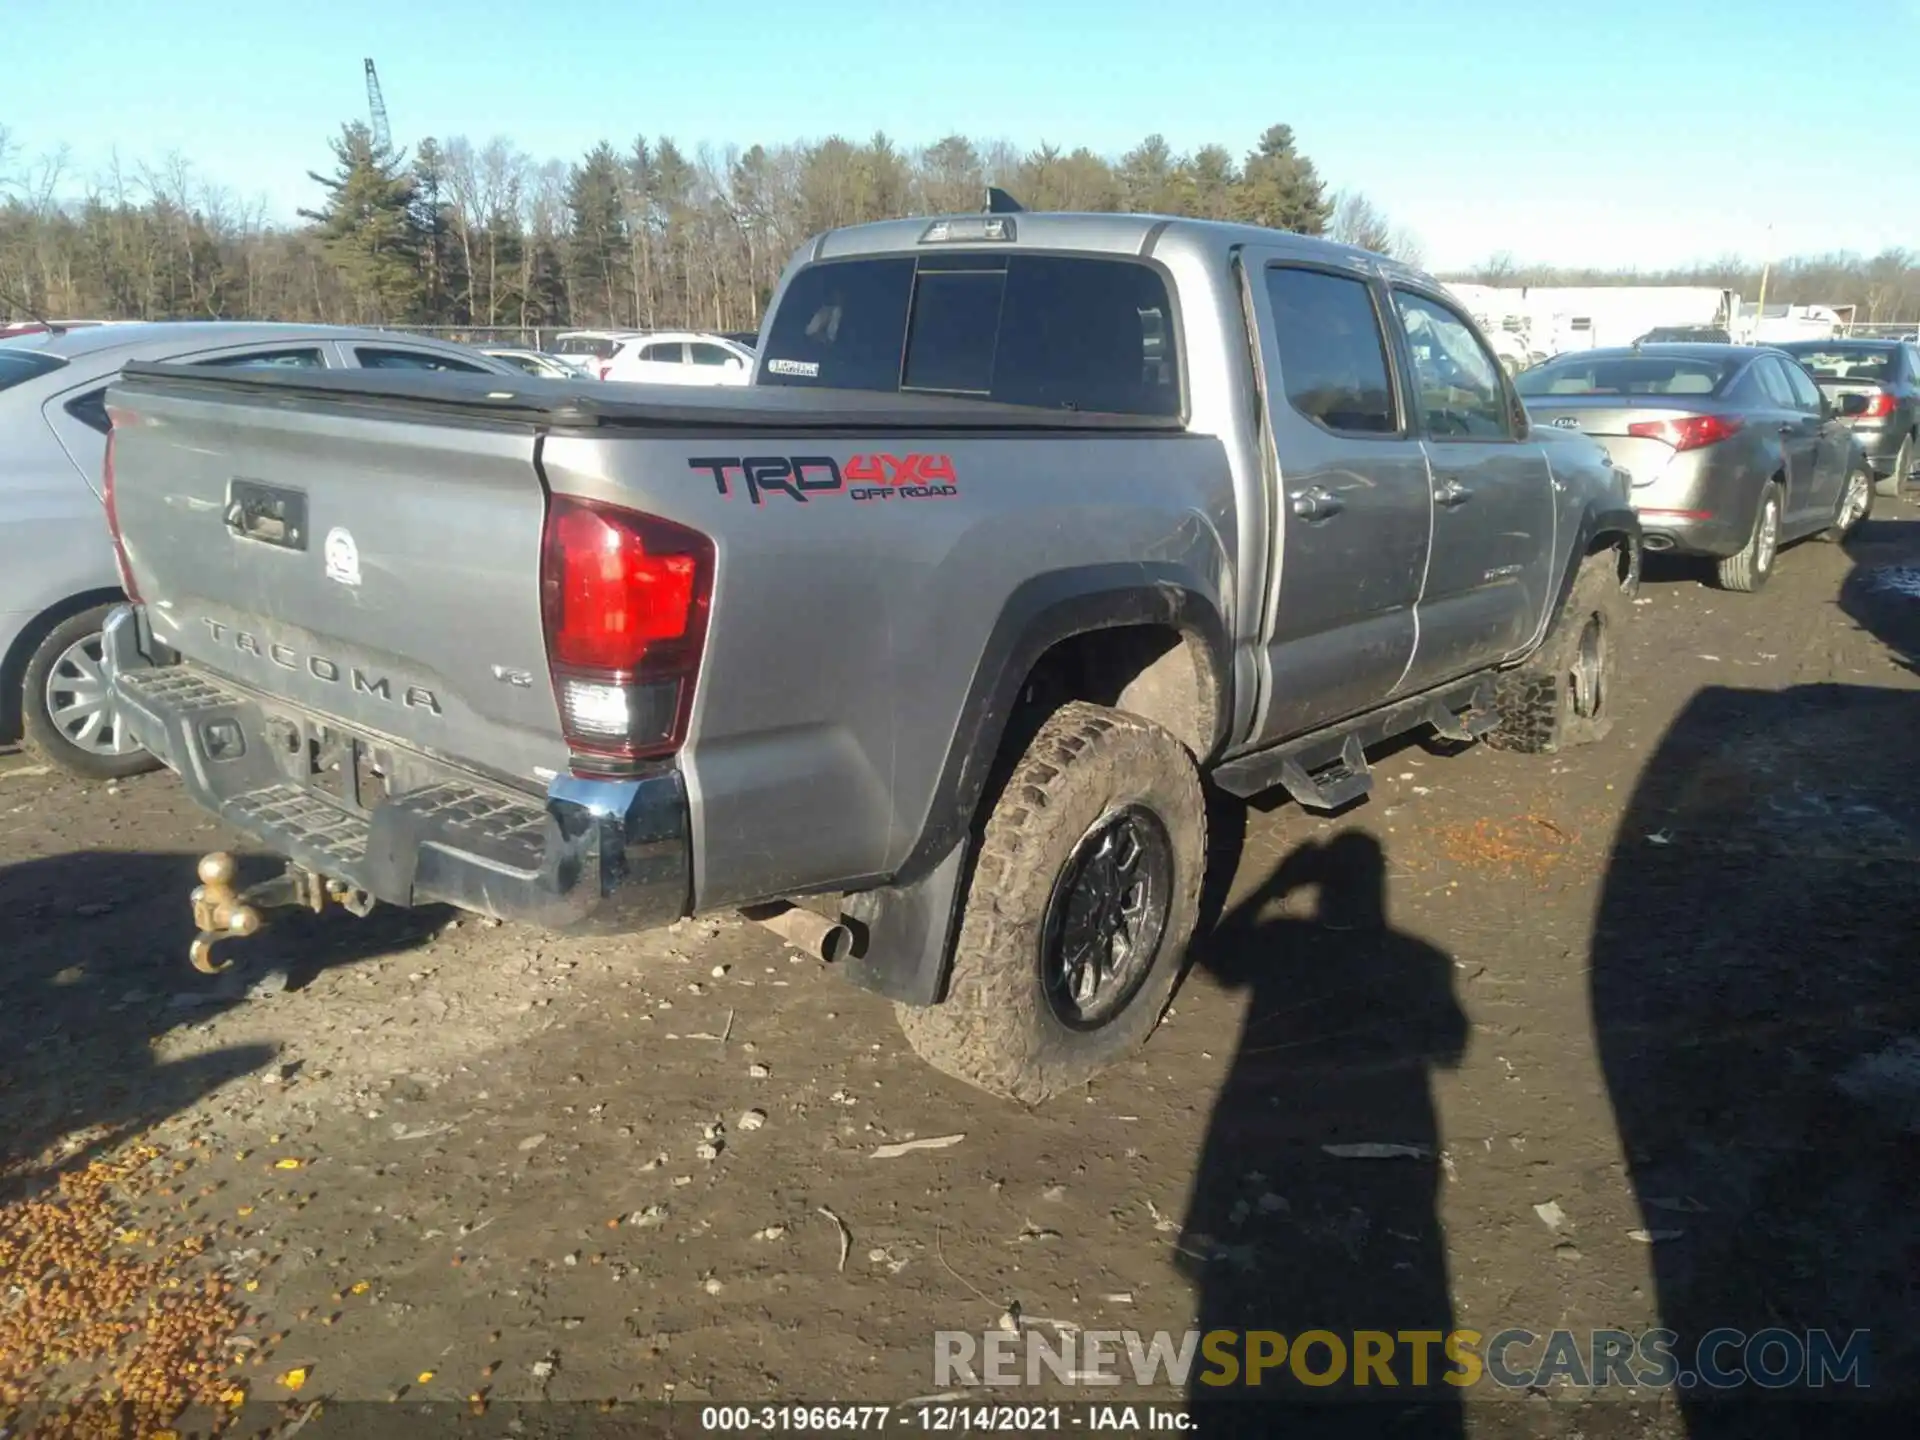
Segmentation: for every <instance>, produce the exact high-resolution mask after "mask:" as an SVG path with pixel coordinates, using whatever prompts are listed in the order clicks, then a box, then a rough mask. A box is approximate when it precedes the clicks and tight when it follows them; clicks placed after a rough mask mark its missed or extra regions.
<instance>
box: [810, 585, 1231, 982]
mask: <svg viewBox="0 0 1920 1440" xmlns="http://www.w3.org/2000/svg"><path fill="white" fill-rule="evenodd" d="M1129 625H1162V626H1166V627H1168V628H1171V629H1176V630H1179V631H1181V632H1183V633H1185V634H1188V635H1192V636H1196V637H1197V638H1198V639H1199V640H1200V642H1201V649H1202V651H1203V653H1204V654H1205V656H1206V659H1207V665H1208V668H1209V669H1210V670H1211V672H1212V677H1213V683H1214V685H1215V687H1216V692H1215V693H1216V694H1218V695H1219V696H1220V697H1221V699H1222V701H1223V703H1222V704H1221V705H1219V706H1218V707H1217V713H1216V715H1215V717H1214V726H1215V734H1214V736H1213V744H1214V747H1216V748H1217V747H1218V745H1219V744H1220V742H1221V741H1222V739H1223V738H1224V736H1223V734H1222V733H1221V732H1222V731H1223V730H1224V729H1225V727H1226V726H1227V725H1228V724H1229V723H1230V716H1231V714H1232V709H1231V706H1230V705H1228V704H1226V703H1224V702H1225V699H1226V697H1227V696H1228V695H1230V694H1231V693H1232V692H1231V680H1232V658H1231V657H1232V650H1231V645H1230V642H1229V640H1228V636H1227V627H1226V623H1225V621H1224V619H1223V618H1222V617H1221V614H1220V611H1219V608H1218V607H1217V606H1216V605H1215V604H1214V602H1213V601H1212V600H1210V599H1209V598H1207V597H1206V596H1205V595H1204V594H1203V593H1201V591H1199V590H1198V589H1196V588H1195V587H1194V585H1193V584H1192V574H1191V572H1190V571H1185V570H1182V569H1180V568H1179V567H1177V566H1172V565H1156V564H1152V563H1148V564H1144V565H1142V564H1128V565H1096V566H1087V567H1083V568H1079V569H1073V570H1062V571H1054V572H1052V573H1049V574H1047V575H1042V576H1037V577H1035V578H1034V579H1032V580H1029V581H1027V582H1026V583H1024V584H1022V585H1021V586H1020V587H1019V588H1018V589H1016V590H1015V591H1014V592H1013V594H1012V595H1011V596H1009V597H1008V600H1007V603H1006V605H1005V606H1004V607H1003V608H1002V609H1001V612H1000V616H999V618H998V619H997V620H996V621H995V622H994V626H993V629H992V630H991V631H990V632H989V634H988V637H987V641H986V644H985V645H984V646H983V647H982V650H981V654H980V659H979V661H978V663H977V664H976V666H975V668H974V673H973V680H972V683H971V684H970V685H969V686H968V689H967V697H966V701H965V703H964V705H963V706H962V708H961V712H960V716H959V718H958V721H957V723H956V724H955V726H954V731H953V739H952V741H951V742H950V744H949V745H948V747H947V757H946V761H945V763H944V764H943V766H942V768H941V772H940V777H939V780H938V781H937V783H936V784H935V787H934V792H933V803H932V804H931V805H930V806H929V808H928V811H927V818H926V822H925V823H924V825H923V826H922V827H921V831H920V836H919V839H918V840H917V841H916V842H915V844H914V848H913V849H912V850H911V851H910V852H909V853H908V855H907V857H906V859H905V860H903V861H902V862H901V864H900V867H899V868H898V870H896V871H895V873H894V877H893V880H892V883H890V884H888V885H884V886H881V887H879V888H877V889H872V890H862V891H858V892H856V893H854V894H852V895H849V896H847V897H846V900H845V901H844V902H843V910H844V913H845V914H846V915H848V916H849V917H850V918H852V919H854V920H856V921H858V922H859V923H860V924H861V925H862V926H863V927H864V928H865V930H866V940H865V943H864V944H863V945H861V946H860V947H859V949H858V950H857V951H856V953H855V955H854V956H853V957H851V958H849V959H848V960H846V961H845V962H844V967H845V973H846V977H847V979H849V980H850V981H852V982H853V983H854V984H856V985H858V986H860V987H861V988H863V989H867V990H872V991H875V992H876V993H878V994H881V995H884V996H886V997H888V998H889V999H893V1000H898V1001H902V1002H904V1003H906V1004H910V1005H932V1004H935V1003H937V1002H938V1001H939V999H940V997H941V995H942V993H943V992H944V990H945V988H946V979H947V970H948V962H949V960H950V959H951V956H952V949H953V937H954V933H955V931H956V930H957V928H958V925H959V917H960V909H961V905H960V902H961V899H962V897H963V896H964V895H965V893H966V883H967V878H968V876H969V874H970V872H971V864H972V859H973V856H972V841H973V825H974V819H975V817H976V815H977V814H978V812H979V808H980V803H981V800H982V798H983V797H984V795H985V793H986V787H987V781H988V778H989V776H990V775H991V774H992V773H993V770H994V766H995V763H996V762H997V761H998V759H999V758H1000V747H1001V745H1002V743H1003V742H1004V740H1005V737H1006V733H1007V724H1008V721H1009V720H1010V719H1011V718H1012V715H1013V712H1014V709H1015V707H1016V706H1017V705H1018V704H1019V702H1020V692H1021V690H1022V689H1023V688H1024V687H1025V685H1026V683H1027V677H1028V676H1029V675H1031V674H1032V673H1033V668H1034V666H1035V665H1036V664H1038V663H1039V661H1040V658H1041V657H1042V656H1043V655H1045V654H1046V653H1047V651H1048V650H1050V649H1052V648H1053V647H1054V646H1055V645H1057V644H1059V643H1060V642H1061V641H1063V640H1070V639H1072V638H1073V637H1074V636H1076V635H1086V634H1091V633H1093V632H1096V631H1100V630H1113V629H1119V628H1121V627H1123V626H1129Z"/></svg>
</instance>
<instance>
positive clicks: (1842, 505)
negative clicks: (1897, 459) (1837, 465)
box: [1820, 465, 1874, 545]
mask: <svg viewBox="0 0 1920 1440" xmlns="http://www.w3.org/2000/svg"><path fill="white" fill-rule="evenodd" d="M1855 480H1859V481H1862V482H1863V483H1864V484H1865V486H1866V492H1867V494H1866V502H1867V503H1866V504H1865V505H1864V506H1863V507H1861V510H1860V513H1859V514H1858V515H1856V516H1854V517H1853V519H1852V520H1850V521H1847V522H1845V523H1844V524H1843V523H1842V522H1841V518H1840V517H1841V516H1842V515H1843V514H1844V513H1845V511H1846V506H1847V492H1848V490H1849V489H1850V488H1851V487H1852V485H1853V482H1854V481H1855ZM1873 491H1874V481H1873V472H1872V471H1871V470H1869V469H1868V468H1867V467H1866V466H1865V465H1859V466H1856V467H1855V468H1854V469H1853V470H1851V471H1849V472H1848V473H1847V478H1846V480H1845V481H1844V482H1843V483H1842V484H1841V486H1840V500H1839V502H1838V504H1836V505H1835V506H1834V512H1833V524H1831V525H1829V526H1828V527H1827V528H1826V529H1824V530H1822V531H1821V532H1820V538H1821V539H1822V540H1825V541H1826V542H1827V543H1828V544H1829V545H1839V544H1843V543H1844V542H1845V541H1846V539H1847V537H1848V536H1850V535H1852V534H1853V532H1854V531H1856V530H1858V529H1859V528H1860V527H1861V526H1862V525H1864V524H1866V523H1867V521H1868V520H1870V519H1872V518H1873Z"/></svg>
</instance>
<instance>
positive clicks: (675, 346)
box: [640, 340, 685, 365]
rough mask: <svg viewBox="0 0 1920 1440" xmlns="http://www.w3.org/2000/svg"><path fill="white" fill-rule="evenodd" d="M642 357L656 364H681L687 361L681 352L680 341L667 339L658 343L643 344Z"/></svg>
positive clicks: (641, 348)
mask: <svg viewBox="0 0 1920 1440" xmlns="http://www.w3.org/2000/svg"><path fill="white" fill-rule="evenodd" d="M640 358H641V359H642V360H646V361H650V362H652V363H653V364H655V365H680V364H684V363H685V362H684V360H683V358H682V356H681V353H680V342H679V341H678V340H673V341H667V342H663V343H661V344H658V345H642V346H641V347H640Z"/></svg>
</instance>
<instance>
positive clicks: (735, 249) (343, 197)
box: [0, 123, 1920, 330]
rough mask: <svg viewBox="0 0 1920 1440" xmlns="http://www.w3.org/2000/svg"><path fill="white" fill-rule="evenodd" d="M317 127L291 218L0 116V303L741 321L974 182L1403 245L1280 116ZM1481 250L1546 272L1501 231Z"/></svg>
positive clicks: (1855, 280) (188, 312)
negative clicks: (404, 138)
mask: <svg viewBox="0 0 1920 1440" xmlns="http://www.w3.org/2000/svg"><path fill="white" fill-rule="evenodd" d="M330 148H331V152H332V163H331V165H330V166H328V167H327V168H326V169H325V170H322V171H310V172H308V173H309V176H310V178H311V179H312V181H313V182H314V185H315V194H316V196H317V197H318V203H317V204H316V205H315V207H314V208H313V209H311V210H303V211H301V212H300V216H299V223H294V224H288V223H279V222H276V221H275V220H274V219H273V218H272V217H271V216H269V214H268V213H267V211H266V208H265V205H264V203H263V202H256V203H251V204H250V203H245V202H242V201H240V200H238V199H237V198H236V197H235V196H234V194H233V193H232V192H231V191H229V190H227V189H225V188H223V187H221V186H220V185H218V184H216V183H214V182H212V181H211V180H210V179H209V178H208V177H206V176H203V175H202V174H200V173H199V172H198V171H197V169H196V168H195V167H194V166H193V164H192V163H191V162H190V161H189V160H187V159H185V158H183V157H178V156H175V157H171V158H169V159H168V160H167V161H165V162H164V163H162V164H160V165H158V166H152V165H141V166H137V167H134V168H133V169H131V170H129V169H127V168H125V167H123V166H121V165H119V164H118V163H116V164H114V165H113V166H111V167H110V168H109V170H108V171H107V172H106V173H105V174H102V175H96V176H90V177H83V176H79V175H75V174H72V173H70V171H69V167H68V165H67V163H66V160H65V157H64V156H62V155H54V156H46V157H40V158H37V159H32V160H30V159H29V158H28V157H25V156H23V155H21V154H20V153H19V152H18V151H17V149H16V148H14V147H12V146H10V145H9V144H8V141H7V135H6V131H5V129H4V128H0V316H11V317H13V318H19V317H22V316H26V315H30V314H41V315H47V316H55V317H71V318H89V319H143V320H155V319H185V318H196V317H197V318H233V319H261V318H272V319H283V320H292V321H316V322H325V323H354V324H386V325H417V326H429V325H431V326H449V327H473V328H476V329H477V328H480V327H511V328H523V329H534V328H538V327H552V326H559V325H611V326H621V327H634V328H655V327H678V326H694V327H700V328H710V329H715V330H746V329H752V328H754V327H755V326H756V325H757V324H758V321H759V318H760V314H761V311H762V310H763V308H764V306H765V304H766V301H767V298H768V296H769V294H770V293H771V291H772V288H773V286H774V284H775V282H776V281H777V280H778V278H779V274H780V271H781V268H782V267H783V266H784V265H785V263H786V260H787V258H788V256H789V255H790V254H791V253H792V252H793V251H794V250H795V249H796V248H797V247H798V246H799V244H800V243H801V242H802V241H803V240H805V239H806V238H807V237H808V236H809V235H812V234H815V233H817V232H819V231H821V230H824V229H828V228H831V227H834V226H839V225H849V224H856V223H859V222H862V221H867V220H877V219H884V218H889V217H895V216H903V215H923V214H936V213H950V212H954V211H968V210H977V209H979V208H980V207H981V205H982V202H983V200H984V197H985V193H986V187H987V186H988V185H990V184H991V185H999V186H1001V187H1002V188H1004V189H1007V190H1009V191H1010V192H1012V193H1013V194H1015V195H1017V196H1018V197H1019V198H1020V199H1021V201H1022V202H1023V203H1024V204H1026V205H1028V206H1029V207H1030V208H1033V209H1060V210H1096V211H1114V210H1136V211H1148V212H1152V213H1158V214H1170V215H1191V216H1199V217H1204V218H1210V219H1232V220H1244V221H1249V222H1252V223H1255V224H1261V225H1269V226H1275V227H1277V228H1281V229H1288V230H1294V231H1298V232H1301V233H1304V234H1309V235H1319V234H1330V235H1332V236H1334V237H1335V238H1337V239H1341V240H1345V241H1348V242H1350V243H1353V244H1358V245H1362V246H1365V247H1366V248H1368V249H1373V250H1379V251H1382V252H1385V253H1390V254H1394V255H1398V256H1400V257H1401V258H1404V259H1407V260H1410V261H1412V262H1414V263H1416V264H1417V263H1419V262H1420V260H1421V254H1420V246H1419V242H1418V240H1417V239H1416V238H1415V237H1414V236H1412V235H1410V234H1409V233H1407V232H1406V231H1405V230H1404V229H1403V228H1401V227H1399V226H1397V225H1395V224H1394V223H1393V222H1392V220H1391V219H1390V218H1389V217H1388V216H1387V215H1386V214H1385V213H1383V211H1382V210H1381V209H1380V208H1379V207H1378V206H1377V205H1375V204H1374V202H1373V201H1371V200H1370V199H1369V198H1368V197H1367V196H1365V195H1364V194H1361V193H1359V192H1358V191H1354V190H1347V191H1333V190H1330V189H1329V187H1328V185H1327V183H1326V181H1325V180H1323V178H1322V177H1321V175H1320V173H1319V171H1318V170H1317V168H1316V167H1315V165H1314V163H1313V161H1312V159H1311V158H1310V157H1308V156H1307V155H1305V154H1304V153H1302V151H1301V150H1300V148H1299V146H1298V144H1297V142H1296V140H1295V137H1294V135H1293V132H1292V130H1291V129H1290V128H1288V127H1287V126H1285V125H1275V126H1272V127H1270V128H1269V129H1268V130H1267V131H1265V133H1263V134H1262V135H1261V136H1260V137H1259V138H1258V139H1257V140H1256V141H1255V142H1254V144H1253V145H1252V147H1251V148H1250V149H1249V150H1247V151H1246V152H1245V153H1244V154H1241V155H1239V156H1236V155H1235V154H1234V152H1232V151H1231V150H1229V149H1228V148H1226V147H1225V146H1222V145H1207V146H1203V147H1201V148H1200V149H1198V150H1195V151H1193V152H1192V153H1190V154H1182V153H1179V152H1176V151H1175V150H1174V149H1173V148H1172V147H1171V146H1170V145H1169V144H1168V143H1167V141H1166V140H1165V139H1164V138H1162V137H1161V136H1158V135H1153V136H1149V137H1148V138H1147V139H1145V140H1143V141H1142V142H1141V143H1140V144H1139V145H1137V146H1136V147H1134V148H1133V149H1132V150H1129V151H1128V152H1127V153H1126V154H1124V155H1122V156H1120V157H1119V158H1118V159H1110V158H1108V157H1105V156H1101V155H1097V154H1095V153H1093V152H1092V151H1090V150H1087V149H1085V148H1080V149H1075V150H1071V151H1068V150H1063V149H1061V148H1060V147H1057V146H1053V145H1041V146H1039V147H1037V148H1034V149H1027V150H1023V149H1020V148H1018V147H1016V146H1013V145H1010V144H1007V143H1005V142H996V143H981V142H977V141H974V140H971V139H968V138H966V137H964V136H959V135H955V136H950V137H948V138H946V139H944V140H941V141H939V142H938V143H936V144H933V145H929V146H926V147H924V148H921V149H909V148H904V147H901V146H899V145H897V144H895V143H894V142H893V141H892V140H890V139H889V138H888V137H887V136H885V135H875V136H873V137H872V138H871V139H869V140H866V141H864V142H854V141H849V140H846V139H843V138H840V137H837V136H835V137H830V138H828V139H826V140H822V141H816V142H807V143H792V144H785V145H776V146H765V145H754V146H751V147H748V148H747V149H744V150H741V149H737V148H729V149H727V150H726V151H724V152H720V151H715V150H712V149H709V148H705V147H703V148H701V149H699V150H697V151H694V152H692V153H689V152H688V151H687V150H685V149H683V148H682V147H681V146H680V145H678V144H676V143H675V142H674V141H673V140H672V139H670V138H664V137H662V138H658V139H654V138H648V137H644V136H643V137H641V138H639V139H636V140H635V141H633V142H632V143H631V144H630V145H628V146H626V147H625V148H624V149H616V148H615V147H614V146H613V145H612V144H610V143H602V144H599V145H596V146H595V147H594V148H593V149H592V150H590V151H588V152H587V154H585V155H584V156H582V157H580V159H579V160H577V161H575V162H573V163H571V164H569V163H567V162H564V161H558V160H544V161H543V160H537V159H535V158H534V157H532V156H529V155H527V154H526V153H525V152H523V151H521V150H520V149H518V148H517V147H516V146H514V145H513V144H512V142H511V141H509V140H507V139H505V138H494V139H491V140H488V141H486V142H484V143H480V144H476V143H474V142H473V141H471V140H469V139H467V138H466V137H463V136H454V137H450V138H447V139H444V140H436V139H427V140H423V141H421V142H420V143H419V144H418V145H417V146H414V147H413V148H412V150H411V153H408V152H405V151H399V150H396V149H393V148H391V147H389V146H384V145H381V144H379V143H377V142H376V140H375V138H374V136H373V134H372V132H371V131H370V130H369V129H368V127H367V126H366V125H364V124H360V123H352V124H348V125H345V126H343V127H342V128H341V131H340V133H339V134H338V135H337V136H336V137H335V138H334V139H333V141H332V142H331V146H330ZM1736 271H1737V272H1738V275H1739V278H1738V279H1737V280H1728V281H1725V282H1722V281H1719V280H1712V279H1707V278H1703V277H1705V276H1707V275H1709V274H1720V273H1723V272H1724V273H1727V274H1733V273H1734V272H1736ZM1480 275H1481V278H1487V279H1492V280H1495V281H1497V282H1504V283H1517V282H1519V281H1520V280H1522V279H1524V278H1525V277H1526V276H1528V275H1532V276H1535V277H1537V278H1536V279H1535V281H1534V283H1546V279H1545V276H1546V272H1544V271H1533V272H1522V271H1520V270H1519V269H1518V268H1517V267H1516V266H1514V265H1513V263H1512V262H1511V261H1510V260H1507V259H1505V258H1504V257H1495V259H1494V260H1492V261H1490V262H1488V264H1487V265H1486V266H1484V267H1482V268H1481V271H1480ZM1555 278H1556V279H1558V280H1559V281H1560V283H1573V282H1571V281H1569V280H1567V279H1565V278H1564V277H1559V276H1556V277H1555ZM1603 278H1604V279H1615V278H1620V277H1618V276H1615V275H1608V276H1605V277H1603ZM1637 278H1641V279H1651V278H1652V277H1644V276H1643V277H1637ZM1757 279H1758V277H1757V275H1756V276H1753V277H1752V279H1751V280H1749V279H1748V275H1747V271H1746V270H1745V269H1744V268H1742V267H1741V265H1740V262H1737V261H1729V262H1722V263H1721V264H1720V265H1719V266H1718V267H1702V268H1701V269H1700V270H1699V271H1697V272H1688V273H1687V275H1686V276H1685V281H1686V283H1731V284H1734V286H1735V288H1738V289H1740V290H1741V293H1742V294H1743V295H1750V294H1752V293H1754V292H1755V291H1756V290H1757V288H1758V285H1757ZM1768 294H1769V298H1777V299H1781V300H1798V299H1808V300H1832V299H1836V298H1838V299H1843V300H1844V299H1847V298H1855V299H1858V300H1859V301H1860V303H1861V304H1862V307H1863V310H1862V318H1869V317H1868V315H1867V313H1866V312H1867V311H1868V310H1873V311H1874V312H1875V313H1874V314H1873V316H1872V317H1871V318H1887V319H1893V318H1900V317H1903V316H1906V315H1912V314H1920V259H1916V257H1913V256H1909V255H1907V254H1906V253H1905V252H1890V253H1889V254H1887V255H1883V256H1880V257H1877V258H1875V259H1874V260H1871V261H1867V260H1860V259H1857V258H1855V257H1848V256H1835V257H1822V258H1821V259H1819V260H1817V261H1815V260H1809V261H1804V262H1792V263H1790V264H1788V265H1786V266H1780V267H1776V268H1775V271H1774V276H1773V278H1772V281H1771V282H1770V284H1769V289H1768Z"/></svg>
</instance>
